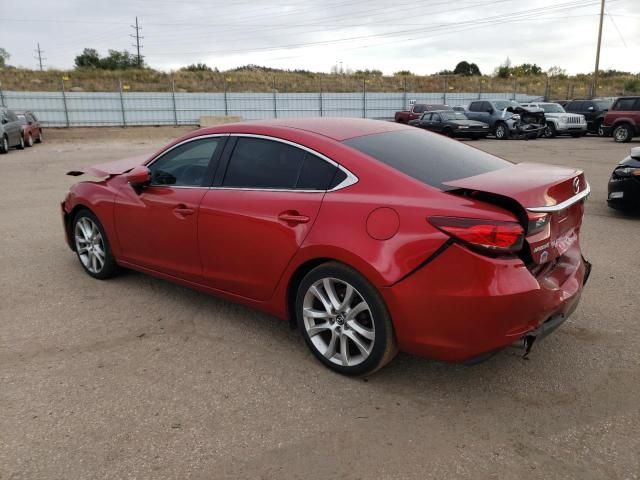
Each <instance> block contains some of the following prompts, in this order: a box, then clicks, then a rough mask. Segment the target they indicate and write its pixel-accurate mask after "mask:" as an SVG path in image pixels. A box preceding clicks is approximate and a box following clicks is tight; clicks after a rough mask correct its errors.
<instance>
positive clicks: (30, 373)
mask: <svg viewBox="0 0 640 480" xmlns="http://www.w3.org/2000/svg"><path fill="white" fill-rule="evenodd" d="M184 131H186V129H174V128H144V129H127V130H121V129H103V130H88V129H87V130H80V129H77V130H71V131H61V132H54V131H51V130H50V131H47V132H46V137H47V138H46V143H44V144H43V145H37V146H36V147H34V148H31V149H28V150H26V151H24V152H17V151H11V152H10V154H9V155H4V156H1V157H0V192H1V199H2V201H1V206H2V208H0V228H1V232H2V233H1V236H0V479H2V480H7V479H48V478H56V479H76V478H78V479H80V478H82V479H85V478H87V479H88V478H138V479H141V478H180V479H184V478H199V479H212V478H215V479H217V478H278V479H288V478H300V479H315V478H323V479H327V478H331V479H333V478H342V479H358V478H362V479H370V478H371V479H373V478H375V479H392V478H394V479H395V478H397V479H413V478H415V479H427V478H428V479H431V478H432V479H444V478H463V479H464V478H468V479H483V478H500V479H507V478H509V479H510V478H545V479H552V478H563V479H567V478H580V479H603V478H616V479H637V478H639V476H640V455H639V453H638V452H640V401H639V400H638V399H639V398H640V349H639V348H638V345H637V340H638V338H640V297H639V296H638V293H637V291H638V285H640V256H639V255H638V239H639V238H640V237H639V233H640V218H638V217H637V218H630V217H624V216H621V215H619V214H616V213H614V212H612V211H611V210H609V209H608V208H607V207H606V204H605V199H606V184H607V179H608V176H609V174H610V171H611V169H612V167H613V165H614V164H615V163H616V162H618V161H619V160H620V159H621V158H623V157H624V156H625V155H626V154H627V153H628V152H629V147H630V146H629V145H617V144H614V143H613V141H611V139H601V138H592V137H590V138H582V139H571V138H558V139H555V140H537V141H529V142H523V141H506V142H500V141H496V140H486V141H479V142H474V143H473V145H475V146H478V147H480V148H483V149H486V150H487V151H490V152H493V153H497V154H500V155H502V156H504V157H506V158H509V159H511V160H514V161H523V160H536V161H541V162H547V163H559V164H566V165H571V166H578V167H580V168H583V169H584V170H585V171H586V172H587V176H588V179H589V181H590V182H591V186H592V190H593V193H592V195H591V197H590V198H589V200H588V204H587V214H586V218H585V224H584V230H583V232H584V233H583V246H584V252H585V255H586V256H587V257H588V258H589V259H590V260H591V261H592V262H593V265H594V267H593V274H592V277H591V280H590V282H589V284H588V286H587V288H586V291H585V294H584V296H583V299H582V303H581V305H580V307H579V308H578V310H577V311H576V313H575V314H574V316H573V317H571V319H570V320H569V321H568V322H567V323H566V324H565V325H564V326H563V327H562V328H561V329H560V330H559V331H557V332H556V333H555V334H554V335H552V336H551V337H549V338H547V339H545V340H544V341H542V342H540V343H539V344H537V345H536V346H535V348H534V351H533V352H532V354H531V357H530V360H528V361H524V360H522V359H521V358H520V357H519V356H518V355H517V354H516V352H515V351H506V352H504V353H501V354H499V355H497V356H496V357H494V358H493V359H491V360H490V361H488V362H486V363H483V364H480V365H478V366H475V367H464V366H460V365H450V364H443V363H438V362H433V361H429V360H425V359H420V358H414V357H411V356H408V355H400V356H399V357H397V358H396V360H395V361H394V362H393V363H392V364H391V365H389V366H388V367H387V368H385V369H384V370H382V371H381V372H379V373H377V374H376V375H374V376H372V377H371V378H368V379H348V378H344V377H341V376H339V375H336V374H333V373H331V372H330V371H328V370H327V369H325V368H323V367H322V366H320V364H319V363H318V362H317V361H315V360H314V358H313V357H312V355H311V354H310V353H309V352H308V351H307V349H306V347H305V346H304V344H303V342H302V340H301V338H300V337H299V336H298V333H297V332H292V331H290V330H289V328H288V326H287V325H286V324H285V323H284V322H279V321H277V320H275V319H273V318H270V317H268V316H266V315H263V314H260V313H256V312H254V311H251V310H249V309H247V308H244V307H241V306H237V305H234V304H231V303H227V302H224V301H221V300H218V299H216V298H211V297H208V296H206V295H203V294H200V293H197V292H194V291H190V290H188V289H186V288H182V287H178V286H175V285H172V284H170V283H167V282H164V281H160V280H155V279H153V278H149V277H147V276H144V275H141V274H137V273H132V272H129V273H125V274H124V275H122V276H120V277H118V278H117V279H114V280H111V281H108V282H100V281H97V280H93V279H91V278H90V277H89V276H87V275H86V274H85V273H83V271H82V270H81V268H80V265H79V264H78V262H77V259H76V257H75V255H74V254H73V253H72V252H71V251H69V250H68V249H67V247H66V246H65V244H64V241H63V234H62V229H61V224H60V218H59V202H60V201H61V199H62V198H63V196H64V194H65V192H66V189H67V187H68V186H69V185H70V184H71V183H73V182H74V179H73V178H71V177H67V176H65V175H64V173H65V172H66V171H67V170H69V169H71V168H73V167H78V166H83V165H89V164H92V163H97V162H102V161H106V160H109V159H117V158H119V157H123V156H127V155H129V154H135V153H140V152H144V151H147V150H153V149H155V148H157V147H159V146H161V145H162V144H163V143H165V142H166V141H167V140H169V139H170V138H172V137H175V136H178V135H179V134H180V133H182V132H184ZM635 145H638V143H637V142H636V143H635Z"/></svg>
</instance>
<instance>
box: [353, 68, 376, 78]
mask: <svg viewBox="0 0 640 480" xmlns="http://www.w3.org/2000/svg"><path fill="white" fill-rule="evenodd" d="M355 74H356V75H365V76H369V75H370V76H372V77H381V76H382V71H380V70H375V69H373V70H369V69H368V68H367V69H365V70H356V71H355Z"/></svg>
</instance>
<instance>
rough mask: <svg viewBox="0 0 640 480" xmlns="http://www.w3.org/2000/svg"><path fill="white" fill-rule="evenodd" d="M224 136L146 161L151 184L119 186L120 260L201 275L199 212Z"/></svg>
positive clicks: (179, 274)
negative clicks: (148, 163) (135, 186)
mask: <svg viewBox="0 0 640 480" xmlns="http://www.w3.org/2000/svg"><path fill="white" fill-rule="evenodd" d="M226 138H227V137H226V136H215V137H204V138H196V139H194V140H189V141H187V142H185V143H183V144H180V145H178V146H176V147H174V148H172V149H170V150H168V151H167V152H166V153H163V154H161V155H160V157H158V158H157V159H156V160H155V161H153V162H152V163H151V164H150V165H149V170H150V171H151V183H150V185H149V186H147V187H145V188H143V189H142V190H139V191H136V190H134V188H132V187H131V185H128V184H125V185H123V186H122V188H121V190H120V192H119V193H118V196H117V197H116V204H115V225H116V231H117V235H118V241H119V243H120V248H121V250H122V258H123V260H125V261H127V262H130V263H133V264H136V265H140V266H142V267H146V268H150V269H153V270H156V271H158V272H162V273H166V274H169V275H172V276H175V277H179V278H183V279H186V280H191V281H196V282H197V281H200V280H201V279H202V264H201V262H200V256H199V253H198V235H197V233H198V212H199V208H200V203H201V201H202V199H203V197H204V196H205V194H206V193H207V191H208V189H209V185H210V183H211V180H212V178H213V175H212V171H213V169H214V168H215V163H216V162H217V159H218V157H219V152H220V151H221V150H222V148H223V146H224V142H225V140H226Z"/></svg>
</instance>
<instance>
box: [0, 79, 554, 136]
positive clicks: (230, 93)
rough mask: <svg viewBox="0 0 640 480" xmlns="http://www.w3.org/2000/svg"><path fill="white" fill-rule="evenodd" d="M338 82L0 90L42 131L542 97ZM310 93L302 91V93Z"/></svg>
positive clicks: (389, 113) (386, 113)
mask: <svg viewBox="0 0 640 480" xmlns="http://www.w3.org/2000/svg"><path fill="white" fill-rule="evenodd" d="M345 82H347V83H345V84H344V85H340V86H339V87H338V88H336V90H338V91H326V90H325V89H324V87H323V85H322V83H321V82H317V81H316V82H315V85H316V86H317V87H318V89H317V91H315V92H308V91H307V92H300V91H299V90H300V89H301V86H300V85H288V84H283V83H280V84H279V83H277V82H276V81H275V79H274V81H273V83H272V86H271V87H272V88H271V91H270V92H264V85H260V86H258V85H255V86H254V87H255V88H256V90H257V91H258V92H259V93H256V92H255V91H246V89H249V90H251V88H252V85H246V84H243V89H245V91H236V90H237V87H236V86H235V85H234V83H233V82H230V81H226V80H224V81H223V84H222V89H221V90H222V91H213V92H185V91H184V89H183V88H180V87H177V86H176V83H175V82H172V83H171V85H170V86H169V88H166V89H164V91H156V92H141V91H132V90H131V87H130V86H129V85H125V84H123V83H122V82H119V83H118V84H117V87H116V89H115V91H112V92H85V91H70V90H77V88H74V87H71V88H69V87H68V86H66V85H65V82H64V81H62V82H61V84H60V90H59V91H57V92H55V91H54V92H51V91H49V92H43V91H26V92H23V91H3V90H1V89H0V103H1V104H2V105H3V106H6V107H9V108H11V109H13V110H29V111H31V112H33V113H35V114H36V116H38V118H39V119H40V121H41V122H42V123H43V124H44V125H45V126H49V127H77V126H123V127H126V126H133V125H197V124H198V123H199V121H200V117H203V116H238V117H241V118H243V119H244V120H259V119H268V118H290V117H360V118H374V119H392V118H393V116H394V113H395V112H396V111H399V110H404V109H406V108H407V107H408V106H409V104H410V103H412V102H413V101H415V102H417V103H433V104H440V103H442V104H448V105H450V106H457V105H461V106H466V105H467V104H469V102H471V101H472V100H478V99H513V100H516V101H520V102H526V101H535V100H541V99H542V98H543V97H544V95H536V94H533V95H530V94H527V93H522V92H519V91H518V88H517V85H516V84H515V83H513V89H512V91H508V89H504V88H502V89H501V90H499V91H490V90H487V91H483V89H482V87H483V84H482V83H480V82H479V83H478V87H479V88H478V91H476V92H460V91H453V90H456V87H455V86H454V85H451V84H450V83H449V81H447V79H446V78H445V79H443V80H442V81H441V82H440V83H441V85H440V86H441V87H442V90H441V91H437V90H431V91H429V90H425V91H420V90H409V87H410V86H415V85H409V84H408V82H407V81H406V80H405V81H401V80H398V81H395V82H394V83H393V84H388V85H378V84H375V83H374V82H373V81H368V80H362V81H359V82H356V81H354V80H352V79H350V80H345ZM418 86H420V85H418ZM424 86H425V87H433V86H434V85H424ZM212 87H213V85H212ZM218 87H220V85H218ZM309 87H310V86H309V85H305V86H303V88H305V89H309ZM332 87H336V85H335V84H333V85H332ZM385 87H386V88H385ZM387 88H388V90H387V91H384V90H386V89H387ZM216 89H218V88H216ZM381 89H383V91H381ZM212 90H213V88H212ZM261 90H262V91H261ZM291 90H293V91H291ZM296 90H298V91H296Z"/></svg>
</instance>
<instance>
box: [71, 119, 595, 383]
mask: <svg viewBox="0 0 640 480" xmlns="http://www.w3.org/2000/svg"><path fill="white" fill-rule="evenodd" d="M69 173H70V174H72V175H79V174H82V173H86V174H90V175H92V176H95V177H98V178H99V180H95V181H93V180H92V181H83V182H80V183H77V184H75V185H74V186H73V187H72V188H71V190H70V192H69V194H68V196H67V198H66V199H65V201H64V202H63V204H62V214H63V218H64V225H65V232H66V236H67V242H68V244H69V246H70V247H71V249H72V250H74V251H75V252H76V254H77V256H78V258H79V260H80V263H81V265H82V267H83V268H84V269H85V270H86V272H87V273H88V274H89V275H91V276H92V277H95V278H98V279H106V278H108V277H111V276H112V275H114V274H115V273H116V272H117V270H118V268H119V267H127V268H132V269H135V270H139V271H142V272H145V273H148V274H151V275H155V276H158V277H161V278H165V279H169V280H171V281H175V282H177V283H181V284H184V285H187V286H190V287H193V288H197V289H199V290H202V291H205V292H208V293H212V294H215V295H220V296H223V297H225V298H228V299H230V300H233V301H237V302H241V303H244V304H246V305H250V306H252V307H255V308H258V309H260V310H263V311H265V312H268V313H271V314H273V315H276V316H278V317H280V318H282V319H289V320H290V321H291V322H294V323H295V324H297V326H298V327H299V329H300V331H301V332H302V335H303V336H304V339H305V341H306V343H307V344H308V346H309V348H310V349H311V351H312V352H313V354H314V355H315V356H316V357H317V358H318V359H319V360H320V361H321V362H322V363H324V364H325V365H326V366H328V367H330V368H332V369H334V370H336V371H338V372H340V373H343V374H350V375H356V374H366V373H371V372H373V371H375V370H376V369H378V368H380V367H382V366H383V365H384V364H386V363H387V362H388V361H390V360H391V359H392V358H393V356H394V354H395V352H396V351H397V350H398V349H400V350H402V351H405V352H410V353H414V354H417V355H422V356H426V357H431V358H436V359H443V360H449V361H475V360H478V359H482V358H485V357H487V356H489V355H490V354H491V353H493V352H496V351H498V350H500V349H502V348H503V347H505V346H508V345H511V344H514V343H520V344H521V345H524V346H525V347H527V349H528V348H530V347H531V345H532V343H533V340H535V339H536V338H539V337H541V336H543V335H545V334H546V333H548V332H550V331H552V330H553V329H555V328H556V327H557V326H558V325H560V324H561V323H562V321H564V319H566V318H567V316H568V315H569V314H570V313H571V312H572V311H573V310H574V309H575V307H576V306H577V304H578V300H579V298H580V294H581V292H582V288H583V284H584V283H585V281H586V279H587V277H588V274H589V270H590V265H589V263H588V262H586V261H585V260H584V258H583V257H582V254H581V252H580V242H579V235H580V227H581V223H582V216H583V209H584V199H585V198H586V196H587V195H588V194H589V185H588V184H587V182H586V180H585V178H584V174H583V172H581V171H579V170H574V169H570V168H562V167H551V166H548V165H538V164H532V163H520V164H517V165H515V164H512V163H510V162H508V161H506V160H502V159H500V158H497V157H495V156H492V155H489V154H487V153H484V152H482V151H480V150H477V149H475V148H472V147H469V146H467V145H464V144H461V143H459V142H456V141H453V140H450V139H448V138H444V137H442V136H439V135H436V134H432V133H428V132H424V131H422V130H419V129H416V128H413V127H408V126H405V125H399V124H394V123H390V122H382V121H375V120H357V119H328V118H324V119H318V118H316V119H295V120H294V119H292V120H279V121H268V122H255V123H239V124H231V125H223V126H217V127H213V128H207V129H202V130H198V131H196V132H193V133H190V134H188V135H186V136H184V137H182V138H180V139H178V140H176V141H175V142H173V143H171V144H170V145H168V146H167V147H165V148H163V149H162V150H160V151H159V152H157V153H155V154H154V155H151V156H142V157H135V158H131V159H126V160H121V161H117V162H113V163H107V164H103V165H97V166H94V167H91V168H88V169H87V170H85V171H84V172H83V171H75V172H69Z"/></svg>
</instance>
